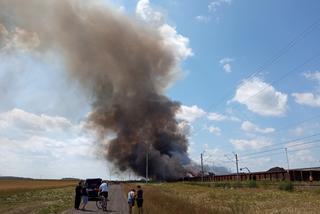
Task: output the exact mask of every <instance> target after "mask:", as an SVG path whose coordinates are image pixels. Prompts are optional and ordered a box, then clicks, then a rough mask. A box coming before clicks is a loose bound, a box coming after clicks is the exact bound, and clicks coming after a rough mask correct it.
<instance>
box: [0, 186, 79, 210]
mask: <svg viewBox="0 0 320 214" xmlns="http://www.w3.org/2000/svg"><path fill="white" fill-rule="evenodd" d="M75 185H76V181H58V180H23V181H21V180H9V181H0V213H9V214H10V213H19V214H21V213H41V214H47V213H59V212H61V211H63V210H65V209H67V208H69V207H72V203H73V195H74V187H75Z"/></svg>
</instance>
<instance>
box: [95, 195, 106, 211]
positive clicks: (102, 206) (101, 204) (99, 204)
mask: <svg viewBox="0 0 320 214" xmlns="http://www.w3.org/2000/svg"><path fill="white" fill-rule="evenodd" d="M107 201H108V200H107V199H106V198H105V197H104V196H103V195H100V196H99V200H98V201H96V206H97V208H98V209H100V210H101V209H103V211H107V204H108V202H107Z"/></svg>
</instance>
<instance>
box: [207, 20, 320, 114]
mask: <svg viewBox="0 0 320 214" xmlns="http://www.w3.org/2000/svg"><path fill="white" fill-rule="evenodd" d="M319 23H320V17H319V18H317V19H316V20H315V21H314V22H313V23H312V24H311V25H309V26H308V27H307V28H305V29H304V30H303V31H302V32H301V33H300V34H298V36H296V37H295V38H294V39H293V40H291V41H290V42H289V43H287V44H286V45H285V46H283V47H282V48H281V49H280V50H279V51H277V52H276V53H275V54H274V55H272V56H271V57H270V58H269V59H267V60H266V61H265V62H264V63H263V64H261V65H260V66H259V67H258V69H257V71H256V72H253V73H251V74H250V75H248V76H247V77H246V78H245V79H249V80H250V79H253V78H254V77H255V76H256V75H258V74H259V73H261V72H262V71H264V70H265V69H266V68H268V67H269V66H270V65H272V64H274V63H275V62H277V61H278V60H279V59H280V58H281V57H282V56H284V55H285V54H286V53H287V52H288V51H289V50H290V49H291V48H293V47H294V46H295V45H296V44H297V43H298V42H299V41H300V40H302V39H303V38H305V37H306V36H307V35H308V34H310V33H311V32H312V31H313V30H314V29H316V27H317V26H318V25H319ZM243 84H244V82H241V83H240V86H239V87H241V86H242V85H243ZM233 90H234V89H232V88H231V89H230V90H228V91H227V93H225V94H224V95H223V96H222V97H221V98H220V99H219V101H218V102H217V104H216V105H215V104H214V103H213V104H212V105H209V107H208V110H211V109H212V108H213V107H217V106H218V105H219V104H221V103H222V101H224V100H225V99H226V98H227V97H229V95H230V94H231V93H232V92H233Z"/></svg>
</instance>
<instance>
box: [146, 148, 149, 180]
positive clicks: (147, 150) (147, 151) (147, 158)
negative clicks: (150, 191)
mask: <svg viewBox="0 0 320 214" xmlns="http://www.w3.org/2000/svg"><path fill="white" fill-rule="evenodd" d="M148 153H149V149H148V148H146V183H148V180H149V175H148V173H149V172H148V169H149V157H148V156H149V154H148Z"/></svg>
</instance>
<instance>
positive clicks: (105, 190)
mask: <svg viewBox="0 0 320 214" xmlns="http://www.w3.org/2000/svg"><path fill="white" fill-rule="evenodd" d="M108 190H109V187H108V184H107V182H106V181H102V184H101V185H100V186H99V194H100V195H102V196H103V197H104V201H103V203H104V204H103V210H107V200H108Z"/></svg>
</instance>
